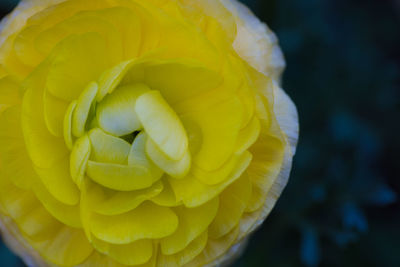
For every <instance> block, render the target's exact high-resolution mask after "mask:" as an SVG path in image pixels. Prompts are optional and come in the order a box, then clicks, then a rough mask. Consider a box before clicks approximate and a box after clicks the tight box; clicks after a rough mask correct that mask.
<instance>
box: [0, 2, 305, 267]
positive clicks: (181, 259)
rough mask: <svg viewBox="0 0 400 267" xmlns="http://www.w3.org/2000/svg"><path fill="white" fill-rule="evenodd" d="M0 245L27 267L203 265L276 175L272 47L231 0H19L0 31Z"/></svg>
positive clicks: (287, 132) (293, 132)
mask: <svg viewBox="0 0 400 267" xmlns="http://www.w3.org/2000/svg"><path fill="white" fill-rule="evenodd" d="M0 44H1V50H0V64H1V65H0V77H1V79H0V109H1V111H0V160H1V162H0V203H1V205H0V211H1V212H0V214H1V215H0V217H1V225H2V231H3V236H4V238H5V239H6V241H7V243H8V244H9V246H10V247H11V248H12V249H13V250H14V251H15V252H16V253H17V254H19V255H20V256H21V257H22V258H23V259H24V260H25V261H26V262H27V263H29V264H33V265H40V266H42V265H43V266H47V265H50V266H54V265H56V266H76V265H79V266H141V267H142V266H143V267H144V266H204V265H210V266H214V265H217V264H221V263H226V262H227V261H229V260H231V259H232V258H233V257H234V256H235V255H237V254H238V253H239V251H241V248H243V246H244V243H245V241H246V237H247V236H248V235H249V234H250V233H251V232H252V231H253V230H255V229H256V228H257V227H258V226H259V225H260V224H261V223H262V222H263V220H264V219H265V218H266V216H267V215H268V213H269V212H270V211H271V209H272V207H273V205H274V204H275V201H276V200H277V198H278V197H279V195H280V193H281V191H282V190H283V188H284V186H285V184H286V182H287V178H288V175H289V172H290V167H291V161H292V157H293V155H294V153H295V146H296V142H297V136H298V123H297V114H296V108H295V107H294V105H293V104H292V102H291V101H290V99H289V98H288V97H287V95H286V94H285V93H284V92H283V90H282V89H280V87H279V79H280V74H281V71H282V69H283V67H284V60H283V56H282V53H281V51H280V49H279V47H278V44H277V39H276V37H275V36H274V34H273V33H271V32H270V30H269V29H268V28H267V27H266V26H265V25H264V24H262V23H261V22H260V21H259V20H258V19H257V18H255V17H254V16H253V15H252V13H251V12H250V11H249V10H248V9H246V8H245V7H244V6H242V5H241V4H239V3H238V2H236V1H235V0H232V1H229V0H226V1H225V0H67V1H60V0H30V1H28V0H26V1H22V2H21V4H20V5H19V6H18V7H17V9H16V10H15V11H14V12H13V13H12V14H10V15H9V16H8V18H7V19H6V20H4V21H3V22H2V24H1V34H0Z"/></svg>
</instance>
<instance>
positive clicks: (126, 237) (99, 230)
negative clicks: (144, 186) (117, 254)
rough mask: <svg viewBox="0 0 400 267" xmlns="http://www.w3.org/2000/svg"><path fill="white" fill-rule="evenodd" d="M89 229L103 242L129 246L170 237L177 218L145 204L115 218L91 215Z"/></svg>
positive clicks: (159, 208)
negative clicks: (148, 239) (147, 239)
mask: <svg viewBox="0 0 400 267" xmlns="http://www.w3.org/2000/svg"><path fill="white" fill-rule="evenodd" d="M90 227H91V231H92V232H93V234H94V235H95V236H96V237H97V238H99V239H101V240H103V241H106V242H110V243H113V244H129V243H132V242H134V241H137V240H141V239H146V238H150V239H155V238H163V237H165V236H168V235H171V234H172V233H173V232H174V231H175V230H176V229H177V227H178V218H177V216H176V215H175V213H174V212H173V211H172V210H171V209H169V208H165V207H160V206H157V205H155V204H152V203H151V202H145V203H143V204H141V205H140V206H139V207H137V208H136V209H134V210H132V211H130V212H128V213H124V214H121V215H117V216H104V215H97V214H93V215H92V218H91V221H90Z"/></svg>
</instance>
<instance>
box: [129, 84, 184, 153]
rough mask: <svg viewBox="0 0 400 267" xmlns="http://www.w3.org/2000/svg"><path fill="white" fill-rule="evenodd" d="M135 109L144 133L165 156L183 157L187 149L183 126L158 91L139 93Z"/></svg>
mask: <svg viewBox="0 0 400 267" xmlns="http://www.w3.org/2000/svg"><path fill="white" fill-rule="evenodd" d="M135 111H136V114H137V115H138V117H139V119H140V121H141V122H142V124H143V127H144V129H145V131H146V133H147V134H148V135H149V136H150V138H151V139H152V140H153V141H154V143H155V144H156V145H157V146H158V147H159V149H160V150H161V151H162V152H163V153H165V155H166V156H167V157H169V158H170V159H172V160H175V161H177V160H180V159H182V158H183V157H184V155H185V153H186V152H187V150H188V139H187V135H186V132H185V128H183V125H182V123H181V122H180V120H179V118H178V116H177V115H176V113H175V111H173V110H172V109H171V107H170V106H169V105H168V103H167V102H166V101H165V100H164V98H163V97H162V96H161V94H160V93H159V92H158V91H150V92H147V93H145V94H143V95H141V96H140V97H139V98H138V99H137V101H136V106H135Z"/></svg>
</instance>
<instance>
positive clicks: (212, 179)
mask: <svg viewBox="0 0 400 267" xmlns="http://www.w3.org/2000/svg"><path fill="white" fill-rule="evenodd" d="M240 158H241V154H236V153H235V154H233V155H232V157H231V158H230V159H229V160H228V161H227V162H226V163H225V164H224V165H222V167H221V168H219V169H218V170H215V171H204V170H202V169H201V168H199V167H198V166H196V165H194V166H193V167H192V169H191V173H192V174H193V176H194V177H196V178H197V179H198V180H199V181H201V182H202V183H204V184H207V185H215V184H219V183H222V182H223V181H224V180H225V179H227V178H228V176H229V174H230V173H231V172H232V170H233V168H235V166H236V165H237V164H238V161H239V159H240Z"/></svg>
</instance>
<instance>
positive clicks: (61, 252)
mask: <svg viewBox="0 0 400 267" xmlns="http://www.w3.org/2000/svg"><path fill="white" fill-rule="evenodd" d="M35 248H36V249H37V250H38V251H39V253H40V254H41V255H42V256H43V257H44V258H45V259H46V260H48V261H50V262H52V263H54V264H57V265H61V266H75V265H77V264H79V263H82V262H83V261H84V260H85V259H86V258H87V257H89V255H90V254H91V253H92V251H93V247H92V246H91V244H90V243H89V242H88V240H87V239H86V236H85V234H84V233H83V231H82V230H79V229H74V228H70V227H67V226H65V227H63V228H61V229H60V230H59V231H58V232H57V233H56V234H55V235H53V236H52V237H51V238H49V239H47V240H46V241H44V242H41V243H39V244H37V245H35Z"/></svg>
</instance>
